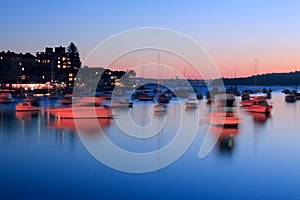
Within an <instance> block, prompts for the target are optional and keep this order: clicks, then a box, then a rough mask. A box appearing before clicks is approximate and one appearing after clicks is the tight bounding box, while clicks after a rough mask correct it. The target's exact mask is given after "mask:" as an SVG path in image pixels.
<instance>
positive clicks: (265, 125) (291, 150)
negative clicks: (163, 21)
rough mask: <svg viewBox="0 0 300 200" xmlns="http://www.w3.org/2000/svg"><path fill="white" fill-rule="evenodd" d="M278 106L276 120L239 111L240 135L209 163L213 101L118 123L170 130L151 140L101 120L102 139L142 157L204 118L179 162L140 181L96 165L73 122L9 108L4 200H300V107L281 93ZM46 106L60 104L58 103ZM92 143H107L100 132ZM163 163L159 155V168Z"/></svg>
mask: <svg viewBox="0 0 300 200" xmlns="http://www.w3.org/2000/svg"><path fill="white" fill-rule="evenodd" d="M239 101H240V100H239V99H238V98H237V99H236V104H237V105H238V104H239ZM270 101H271V102H273V105H274V109H273V111H272V113H271V115H270V116H266V115H265V114H253V113H252V114H251V113H247V112H245V111H243V110H242V109H240V108H239V107H237V108H236V112H237V116H238V117H239V118H240V124H239V126H238V129H236V128H234V129H233V128H231V129H226V133H224V135H225V136H224V137H221V138H220V139H219V141H218V143H217V144H216V145H215V146H214V148H213V149H212V151H211V152H210V153H209V154H208V155H207V156H206V157H205V158H203V159H199V157H198V154H199V149H200V147H201V144H202V143H203V140H204V137H205V134H206V131H207V127H208V121H207V114H208V112H209V106H208V105H207V104H206V102H205V100H200V101H199V106H198V108H197V109H194V110H182V109H180V104H179V103H178V101H171V103H170V104H169V105H168V106H167V112H166V113H165V115H161V116H160V115H159V116H152V115H153V113H151V112H150V114H149V109H150V108H151V106H152V105H153V102H147V103H144V102H138V101H135V102H134V105H133V108H129V111H128V109H125V110H123V109H121V110H119V111H117V113H118V115H117V116H116V117H120V116H122V113H123V114H124V113H125V114H126V115H127V114H128V112H129V115H130V116H131V118H132V120H133V121H135V123H136V124H139V125H141V126H143V125H145V124H149V123H153V126H155V127H156V126H157V127H163V128H162V129H159V134H158V135H156V136H153V137H150V138H148V139H147V140H146V139H141V138H135V137H132V136H130V135H128V134H125V133H124V132H123V131H122V130H121V129H120V128H119V127H118V124H117V123H116V121H115V119H104V120H100V124H101V125H102V127H103V130H104V132H103V133H101V134H106V136H107V137H108V138H109V139H110V140H111V141H112V142H113V143H114V144H116V145H117V146H119V147H120V148H123V149H125V150H127V151H131V152H136V153H141V152H150V151H154V150H156V149H159V148H161V147H163V146H165V145H167V144H168V143H169V142H170V141H171V140H172V138H174V137H176V132H177V130H178V127H179V121H180V120H182V118H181V117H182V116H183V115H184V118H185V120H190V121H193V120H194V119H195V118H196V117H198V118H199V119H197V121H199V127H198V129H197V135H196V138H195V140H194V141H193V143H192V144H191V146H190V147H189V148H188V149H187V151H186V152H184V153H183V155H182V156H181V157H180V158H179V159H178V160H176V161H175V162H174V163H172V164H170V165H169V166H167V167H165V168H162V169H159V170H157V171H153V172H149V173H138V174H135V173H126V172H120V171H117V170H115V169H112V168H110V167H108V166H106V165H104V164H102V163H101V162H99V161H98V160H97V159H95V157H94V156H92V155H91V154H90V153H89V151H88V150H87V149H86V148H85V145H84V144H83V143H82V141H81V139H80V137H79V135H78V133H77V132H76V129H75V128H74V126H73V124H72V122H70V121H68V120H61V121H60V122H59V123H57V120H56V119H54V118H53V117H50V116H47V115H46V114H45V113H41V112H16V111H14V109H13V108H14V107H13V104H11V105H1V106H0V109H1V110H0V158H1V160H0V186H1V187H0V199H14V198H20V199H56V198H59V199H63V198H68V199H83V198H89V199H286V198H288V199H291V198H292V199H297V198H300V194H299V191H298V185H299V183H300V174H299V169H300V160H299V157H300V145H299V144H300V142H299V141H300V134H299V130H300V123H299V121H300V102H295V103H286V102H285V100H284V94H282V93H281V92H280V91H279V90H278V91H274V92H273V93H272V99H271V100H270ZM43 104H44V106H47V105H54V104H55V100H51V101H50V102H49V101H48V100H44V102H43ZM150 110H151V109H150ZM182 112H185V113H182ZM151 120H152V121H151ZM161 123H162V124H161ZM187 131H188V129H187ZM141 134H147V133H146V132H143V131H142V132H141ZM209 134H213V133H209ZM145 136H146V135H145ZM88 137H89V138H91V139H92V140H94V138H98V139H99V133H96V136H95V135H93V134H91V135H89V136H88ZM108 156H109V155H108ZM119 159H120V162H126V160H124V161H122V158H119ZM160 159H162V158H161V157H160V155H159V154H158V155H157V159H156V160H155V162H157V163H156V164H157V167H158V168H159V167H160V166H159V165H160V162H161V160H160Z"/></svg>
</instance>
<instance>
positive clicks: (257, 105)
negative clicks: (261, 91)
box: [241, 96, 273, 113]
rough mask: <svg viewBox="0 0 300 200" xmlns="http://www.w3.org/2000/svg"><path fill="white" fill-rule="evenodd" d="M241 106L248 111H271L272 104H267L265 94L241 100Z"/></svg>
mask: <svg viewBox="0 0 300 200" xmlns="http://www.w3.org/2000/svg"><path fill="white" fill-rule="evenodd" d="M241 104H242V108H243V109H245V110H246V111H248V112H256V113H271V111H272V109H273V106H272V105H269V104H268V102H267V101H266V97H265V96H257V97H253V98H252V99H250V100H247V101H242V102H241Z"/></svg>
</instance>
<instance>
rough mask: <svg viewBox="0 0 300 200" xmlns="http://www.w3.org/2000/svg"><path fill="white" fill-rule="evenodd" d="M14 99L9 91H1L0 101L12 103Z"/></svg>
mask: <svg viewBox="0 0 300 200" xmlns="http://www.w3.org/2000/svg"><path fill="white" fill-rule="evenodd" d="M14 101H15V99H14V98H13V97H12V95H11V94H10V93H1V94H0V103H12V102H14Z"/></svg>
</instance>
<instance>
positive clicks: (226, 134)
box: [210, 126, 239, 152]
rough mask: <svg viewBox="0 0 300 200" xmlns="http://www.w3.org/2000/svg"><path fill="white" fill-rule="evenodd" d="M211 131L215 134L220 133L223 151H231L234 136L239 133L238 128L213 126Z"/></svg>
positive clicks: (220, 145)
mask: <svg viewBox="0 0 300 200" xmlns="http://www.w3.org/2000/svg"><path fill="white" fill-rule="evenodd" d="M210 132H211V133H212V134H215V135H220V137H219V139H218V143H219V147H220V150H221V152H225V151H231V150H232V149H233V146H234V136H235V135H236V134H238V132H239V129H238V128H232V127H231V128H229V127H226V128H224V127H217V126H212V127H211V128H210Z"/></svg>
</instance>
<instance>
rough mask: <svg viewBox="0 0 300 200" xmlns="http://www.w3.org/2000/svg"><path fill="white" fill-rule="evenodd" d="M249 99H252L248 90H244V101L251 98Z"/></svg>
mask: <svg viewBox="0 0 300 200" xmlns="http://www.w3.org/2000/svg"><path fill="white" fill-rule="evenodd" d="M249 99H250V94H249V93H248V92H243V93H242V101H245V100H249Z"/></svg>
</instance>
